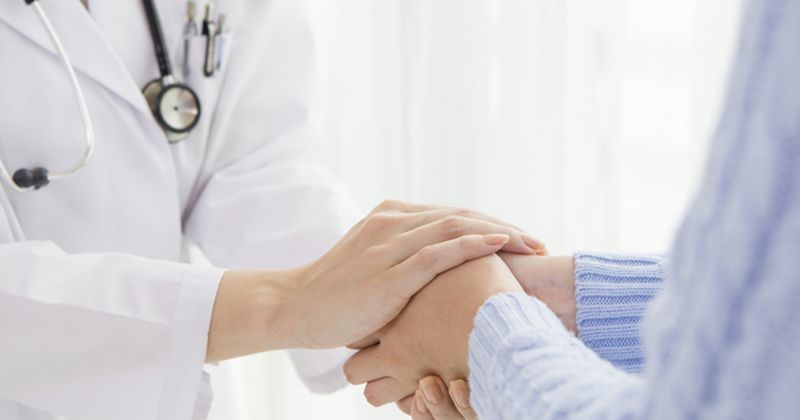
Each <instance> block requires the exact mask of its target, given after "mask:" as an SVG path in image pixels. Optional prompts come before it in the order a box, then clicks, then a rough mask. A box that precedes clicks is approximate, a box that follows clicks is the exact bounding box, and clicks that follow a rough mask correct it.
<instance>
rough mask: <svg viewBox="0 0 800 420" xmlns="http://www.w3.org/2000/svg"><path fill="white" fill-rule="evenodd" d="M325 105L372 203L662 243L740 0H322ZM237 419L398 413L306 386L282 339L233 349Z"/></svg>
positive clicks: (325, 129) (323, 119)
mask: <svg viewBox="0 0 800 420" xmlns="http://www.w3.org/2000/svg"><path fill="white" fill-rule="evenodd" d="M309 12H310V17H311V22H312V25H313V29H314V31H315V35H316V38H317V43H318V49H319V51H318V53H319V60H320V70H321V71H320V77H319V82H320V86H319V87H320V90H319V96H318V100H317V105H318V106H317V114H316V117H317V120H318V123H319V127H320V130H321V133H322V135H323V136H324V137H325V139H326V146H325V147H326V149H325V156H326V159H327V162H328V163H329V165H330V167H331V169H332V170H333V171H334V172H335V173H336V174H337V175H338V176H339V177H340V178H341V179H342V180H343V181H344V183H345V184H346V185H347V186H349V187H350V189H351V190H352V192H353V194H354V195H355V197H356V199H357V200H358V202H359V203H360V204H361V205H362V206H363V208H364V209H367V208H369V207H371V206H372V205H374V204H376V203H377V202H378V201H380V200H381V199H382V198H386V197H393V198H401V199H408V200H415V201H422V202H435V203H446V204H452V205H461V206H468V207H472V208H476V209H479V210H482V211H485V212H487V213H491V214H494V215H498V216H501V217H503V218H505V219H507V220H510V221H513V222H515V223H516V224H518V225H521V226H523V227H525V228H527V229H528V230H529V231H530V232H532V233H534V234H536V235H539V236H540V237H542V238H543V239H544V240H545V241H546V242H547V243H548V244H549V245H550V248H551V249H552V250H554V251H556V252H570V251H572V250H574V249H576V248H582V249H603V250H621V251H663V250H665V249H666V248H667V245H668V243H669V239H670V237H671V235H672V232H673V231H674V229H675V227H676V224H677V223H678V221H679V220H680V217H681V214H682V212H683V208H684V207H685V206H686V204H687V200H688V199H689V198H690V196H691V193H692V191H693V189H694V184H695V183H696V182H697V179H698V173H699V168H700V167H701V165H702V162H703V156H704V150H705V146H706V143H707V140H708V138H709V135H710V133H711V130H712V129H713V122H714V118H715V116H716V112H717V109H718V106H719V102H720V99H721V97H722V95H721V92H722V90H723V87H724V79H725V67H726V64H727V62H728V58H729V53H730V50H731V46H732V45H733V42H734V39H735V37H734V33H735V29H736V23H737V13H738V2H737V1H731V0H704V1H696V0H630V1H626V0H592V1H589V0H582V1H579V0H437V1H430V0H381V1H372V0H310V5H309ZM230 366H232V368H233V371H234V376H235V380H234V388H232V390H231V394H232V395H233V396H234V399H235V400H236V402H235V405H236V406H237V407H238V410H239V413H240V418H242V419H376V418H381V419H392V418H401V417H400V416H399V415H397V414H396V413H395V411H394V409H393V408H385V409H382V410H378V411H376V410H375V409H373V408H371V407H369V406H368V405H366V403H364V402H363V401H362V399H361V397H360V395H359V390H358V389H350V390H347V391H344V392H341V393H339V394H336V395H335V396H333V397H319V396H311V395H309V394H308V393H307V392H306V391H305V390H304V389H303V388H302V387H301V386H300V385H299V383H298V381H297V380H296V379H295V378H294V377H293V373H292V370H291V367H290V366H289V365H288V362H287V360H286V358H285V356H284V355H283V354H272V355H267V356H257V357H252V358H249V359H245V360H243V361H237V362H234V363H232V364H230Z"/></svg>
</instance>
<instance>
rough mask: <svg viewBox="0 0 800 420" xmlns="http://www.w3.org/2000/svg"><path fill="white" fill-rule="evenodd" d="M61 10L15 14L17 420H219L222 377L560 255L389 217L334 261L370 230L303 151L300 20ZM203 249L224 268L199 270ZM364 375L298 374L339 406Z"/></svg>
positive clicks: (402, 214) (13, 337)
mask: <svg viewBox="0 0 800 420" xmlns="http://www.w3.org/2000/svg"><path fill="white" fill-rule="evenodd" d="M42 1H43V3H42V4H39V2H38V1H34V0H28V1H25V0H5V1H4V4H3V7H2V8H0V54H2V57H3V58H2V59H0V62H2V65H0V161H2V164H3V166H4V168H6V169H7V171H8V175H9V176H8V177H4V178H11V176H12V175H15V176H14V181H10V180H8V179H4V182H3V187H2V190H0V418H2V419H3V420H17V419H51V418H54V416H64V417H67V418H70V419H75V420H85V419H116V420H125V419H131V420H133V419H136V420H142V419H163V420H182V419H191V418H197V419H202V418H204V417H205V414H206V411H205V410H206V408H207V407H208V403H209V402H208V399H209V398H210V397H208V392H207V385H208V384H207V380H208V378H207V375H205V374H204V373H203V363H204V362H210V361H218V360H223V359H227V358H231V357H236V356H240V355H244V354H251V353H255V352H261V351H267V350H274V349H289V348H307V349H325V348H328V349H330V348H336V347H340V346H343V345H345V344H348V343H351V342H354V341H357V340H359V339H361V338H363V337H365V336H367V335H369V334H370V333H372V332H374V331H375V330H377V329H379V328H380V327H382V326H383V325H385V324H386V323H388V322H389V321H391V320H392V319H393V318H394V316H395V315H397V314H398V313H399V312H400V311H401V310H402V308H403V307H404V306H405V304H406V303H407V301H408V299H409V298H410V297H411V296H412V295H413V294H414V293H415V292H416V291H417V290H419V289H420V288H422V287H424V285H425V284H426V283H427V282H428V281H430V280H431V279H432V278H433V277H435V276H436V274H438V273H440V272H443V271H446V270H447V269H449V268H451V267H454V266H457V265H459V264H460V263H462V262H463V261H466V260H469V259H473V258H476V257H479V256H482V255H487V254H491V253H493V252H495V251H497V250H498V249H500V248H504V249H505V250H509V251H515V252H521V253H534V252H536V251H537V250H541V249H542V245H541V244H540V243H538V242H537V241H535V240H534V239H533V238H531V237H529V236H528V235H526V234H523V233H521V232H519V231H518V230H516V229H515V228H513V227H510V226H508V225H505V224H504V223H502V222H499V221H496V220H494V219H491V218H489V217H486V216H482V215H480V214H475V213H471V212H466V211H463V210H458V209H449V208H440V207H428V206H419V205H410V204H404V203H397V202H387V203H384V204H383V205H381V206H379V207H378V208H376V209H375V210H373V212H372V213H370V214H369V215H368V216H367V217H365V218H363V219H362V220H361V222H359V223H358V224H356V225H355V227H353V228H352V229H350V231H349V232H348V233H347V235H345V236H344V238H343V239H341V240H340V241H339V242H338V244H336V246H334V247H333V248H332V249H331V250H330V251H329V252H327V253H325V250H326V249H328V248H329V247H331V246H332V245H333V244H334V243H336V241H337V240H339V238H341V237H342V236H343V235H344V234H345V232H347V229H348V227H350V226H351V225H353V223H354V222H355V221H356V220H357V218H356V217H355V215H356V214H357V213H356V212H355V211H354V209H353V206H352V204H351V203H350V200H349V198H348V196H347V194H346V193H345V192H344V191H343V190H342V188H341V187H340V186H339V185H338V184H337V183H336V182H334V180H333V179H332V178H331V177H330V176H329V175H328V174H327V173H326V172H325V171H324V170H323V169H322V168H321V166H320V165H319V164H318V163H317V161H316V159H315V157H314V153H313V144H312V142H311V141H310V137H309V136H308V133H307V131H306V130H307V122H308V105H309V93H310V87H311V83H310V82H311V79H312V75H313V66H312V50H311V44H310V42H311V40H310V38H309V34H308V32H307V30H306V27H305V26H304V23H303V20H302V16H301V14H300V13H299V10H298V9H297V6H296V4H297V3H298V2H296V1H293V0H271V1H257V0H250V1H246V0H236V1H225V2H223V1H219V2H218V4H216V6H217V8H216V9H217V12H218V13H225V15H226V18H225V22H224V23H223V22H222V20H221V19H219V15H217V14H216V13H217V12H215V11H212V10H210V13H209V19H205V17H206V16H204V13H203V12H204V10H201V9H199V8H198V9H196V10H193V12H194V13H192V15H194V22H196V24H197V29H198V30H197V34H194V32H192V31H189V32H186V28H187V27H189V28H190V27H191V25H190V23H191V22H190V21H189V16H187V9H186V4H185V3H184V2H183V1H172V0H170V1H167V0H158V1H157V2H156V4H155V6H156V9H157V13H158V14H160V16H154V15H153V14H152V13H146V11H147V1H134V0H131V1H121V2H119V1H118V2H108V1H106V2H96V3H90V4H88V9H87V7H86V6H87V5H86V4H83V5H82V4H81V3H82V2H81V1H78V0H54V1H45V0H42ZM27 3H33V4H27ZM199 6H202V5H199ZM39 7H41V8H42V9H43V10H44V11H46V15H47V16H50V18H51V19H50V20H51V21H52V25H53V30H54V31H55V33H57V34H58V37H59V38H60V42H62V43H63V47H64V50H65V51H67V52H68V53H69V54H68V55H69V56H70V58H71V59H72V65H73V67H74V69H75V75H76V78H75V81H76V82H78V83H79V85H80V90H77V89H74V87H75V83H73V81H72V80H71V77H68V74H69V72H67V71H65V68H66V67H64V66H62V62H61V60H62V54H59V53H58V49H57V48H56V47H55V46H54V45H55V44H54V42H53V39H51V36H50V35H49V31H48V29H47V27H46V25H44V24H43V20H42V18H41V16H37V12H36V11H35V9H37V8H39ZM154 17H156V18H157V19H153V18H154ZM202 20H205V21H206V22H205V24H203V22H202ZM211 23H213V24H214V26H211V25H210V24H211ZM204 33H207V35H203V34H204ZM223 33H224V34H226V38H225V39H226V41H227V42H225V43H223V42H218V43H213V44H210V43H209V36H208V34H212V35H213V34H223ZM185 34H187V35H186V36H185ZM159 38H161V39H159ZM213 41H216V39H214V40H213ZM210 47H213V48H210ZM223 48H227V51H226V52H225V53H224V55H223V53H219V54H218V53H216V52H212V56H211V58H213V59H214V61H212V62H211V66H210V67H209V61H208V58H209V56H208V55H207V54H208V52H209V50H210V49H212V50H217V51H222V49H223ZM159 50H161V52H162V54H161V56H159V57H157V55H156V53H155V52H156V51H159ZM165 57H166V58H167V60H165V59H164V58H165ZM172 65H174V67H172V68H170V67H171V66H172ZM209 70H211V71H209ZM165 72H166V74H165ZM209 73H211V74H209ZM154 80H155V82H156V85H152V84H151V83H150V82H152V81H154ZM145 87H147V88H146V89H145ZM184 88H188V89H186V90H185V89H184ZM142 89H144V93H143V92H142ZM170 95H173V96H172V99H173V102H172V103H170V102H168V101H167V102H166V104H167V105H166V106H164V104H163V103H161V101H166V100H167V99H169V98H170ZM146 96H147V98H146ZM81 97H83V99H85V109H84V106H83V104H82V102H84V101H82V100H81ZM76 104H77V105H76ZM173 105H174V106H173ZM159 107H161V108H159ZM84 111H86V112H84ZM173 111H174V112H173ZM159 112H160V113H161V114H159ZM87 115H88V116H89V117H90V118H87ZM89 119H90V121H88V120H89ZM87 122H88V124H87ZM93 139H96V141H94V140H93ZM41 168H47V171H46V172H45V171H44V170H43V169H41ZM19 169H22V171H20V170H19ZM73 169H74V171H73ZM64 172H67V173H69V175H68V176H64V177H59V176H57V175H58V174H59V173H64ZM72 172H74V173H72ZM26 186H27V187H39V188H38V189H35V190H33V189H32V188H26ZM19 190H23V191H24V192H20V191H19ZM186 240H189V241H191V242H193V243H195V244H197V245H198V246H199V247H200V248H201V249H202V250H203V251H204V253H205V254H206V255H207V256H208V257H209V258H210V260H211V261H212V262H213V263H214V264H215V265H216V266H219V267H226V268H227V270H222V269H209V268H199V267H194V266H190V265H187V264H185V263H182V261H186V260H187V258H186V252H185V249H186V247H185V242H186ZM323 254H324V255H323ZM321 255H322V256H321ZM315 259H316V260H315ZM297 267H299V268H297ZM266 268H269V269H270V270H266ZM244 269H249V270H247V271H245V270H244ZM346 356H347V355H346V354H345V353H343V352H341V351H334V352H330V351H329V352H328V353H323V354H317V353H314V354H313V356H312V357H309V356H308V355H307V354H306V355H303V354H299V355H298V356H297V357H296V360H299V361H300V362H301V363H299V366H298V369H299V371H300V374H301V376H302V377H303V379H304V380H305V381H306V383H308V384H309V385H310V386H311V387H312V388H313V389H316V390H320V391H325V390H331V389H333V388H336V387H337V386H339V385H341V384H343V383H344V379H343V376H342V374H341V368H340V363H341V362H342V361H343V360H344V358H345V357H346ZM309 360H311V361H314V362H315V363H313V364H309V363H306V362H307V361H309Z"/></svg>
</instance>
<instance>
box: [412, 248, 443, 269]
mask: <svg viewBox="0 0 800 420" xmlns="http://www.w3.org/2000/svg"><path fill="white" fill-rule="evenodd" d="M438 259H439V254H438V253H437V252H436V248H434V247H432V246H426V247H425V248H422V249H420V250H419V252H418V253H417V264H418V265H419V266H420V267H422V268H429V267H432V266H433V265H434V264H436V261H437V260H438Z"/></svg>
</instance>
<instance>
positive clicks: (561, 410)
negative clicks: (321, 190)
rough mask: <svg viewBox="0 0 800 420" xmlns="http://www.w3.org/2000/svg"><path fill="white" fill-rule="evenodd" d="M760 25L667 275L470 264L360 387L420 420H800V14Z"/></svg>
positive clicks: (361, 356)
mask: <svg viewBox="0 0 800 420" xmlns="http://www.w3.org/2000/svg"><path fill="white" fill-rule="evenodd" d="M742 16H743V18H744V21H743V23H742V28H743V32H742V37H741V41H740V47H739V52H738V54H737V59H736V61H735V63H734V65H733V69H734V71H733V73H732V75H731V78H730V84H729V93H728V97H727V101H726V103H725V107H724V112H723V115H722V119H721V122H720V124H719V127H718V129H717V132H716V135H715V138H714V141H713V143H712V146H711V148H710V149H709V153H708V154H709V162H708V168H707V170H706V172H705V177H704V180H703V182H702V183H701V185H700V189H699V191H698V194H697V196H696V199H695V201H694V203H693V204H692V206H691V207H690V209H689V210H688V212H687V214H686V217H685V220H684V222H683V224H682V225H681V228H680V230H679V231H678V234H677V236H676V239H675V242H674V245H673V247H672V250H671V252H670V254H669V255H670V257H669V261H668V263H667V264H662V262H661V260H660V259H659V258H655V257H618V256H610V255H591V254H589V255H587V254H578V255H576V256H575V257H574V258H571V257H566V258H562V259H558V258H559V257H530V258H529V259H523V260H521V262H520V261H516V260H515V261H511V260H509V264H510V269H509V268H506V266H505V265H504V264H503V262H502V261H501V260H500V259H499V258H497V257H491V258H485V259H482V260H479V261H474V262H470V263H468V264H465V265H463V266H462V267H459V268H457V269H455V270H452V271H450V272H448V273H445V274H443V275H441V276H440V277H439V278H438V279H436V280H435V281H434V282H432V283H431V284H430V285H429V286H427V287H426V288H425V289H423V290H422V291H420V292H419V293H418V294H417V296H415V297H414V299H413V300H412V301H411V302H410V303H409V305H408V307H407V308H406V309H405V311H404V312H402V313H401V314H400V316H399V317H398V318H397V319H396V320H395V321H394V322H392V323H391V324H389V325H388V326H387V327H386V328H384V329H383V330H381V331H380V332H379V333H378V334H377V336H376V337H373V340H372V342H363V343H357V344H358V346H359V347H361V346H364V347H365V348H364V350H362V351H361V352H359V353H358V354H356V355H355V356H354V357H353V358H352V359H351V360H350V361H349V362H348V363H347V365H346V367H345V370H346V374H347V375H348V378H349V379H350V381H351V382H354V383H364V382H369V385H368V386H367V388H366V390H365V393H366V395H367V397H368V398H369V400H370V401H371V402H372V403H373V404H382V403H386V402H389V401H400V404H401V406H402V407H404V408H405V409H406V410H409V412H410V413H411V415H412V417H414V418H415V419H418V420H419V419H431V418H433V419H438V420H440V419H457V418H459V417H461V418H474V417H475V416H476V413H477V414H479V415H480V416H481V417H482V418H485V419H507V420H519V419H527V418H533V419H537V420H546V419H563V418H588V419H599V418H602V419H701V418H708V419H731V418H737V419H797V418H800V398H797V393H798V389H800V375H799V374H798V372H800V351H798V349H800V310H798V307H799V306H800V281H799V280H798V278H800V258H798V244H800V81H799V80H798V76H797V75H799V74H800V55H798V51H800V1H786V0H750V1H748V2H746V6H745V10H744V12H743V13H742ZM673 169H674V170H678V168H673ZM536 258H541V259H536ZM552 258H555V259H552ZM572 261H574V273H573V271H572V269H573V265H572ZM540 262H541V263H545V264H541V265H538V266H537V264H538V263H540ZM551 262H552V267H551V270H550V272H551V273H556V274H555V275H554V276H553V278H552V279H553V281H546V278H547V274H546V272H547V270H544V271H542V270H543V268H542V267H544V266H547V265H549V263H551ZM517 263H520V264H521V265H523V266H525V265H527V264H530V266H531V267H534V268H533V269H532V270H531V272H532V273H533V274H532V275H531V274H530V273H527V274H526V271H525V270H524V269H521V268H515V267H516V264H517ZM523 263H524V264H523ZM662 265H664V266H666V268H665V269H664V270H662ZM536 267H538V268H536ZM539 271H541V273H543V274H541V275H540V274H539V273H538V272H539ZM512 272H513V274H518V277H519V280H520V282H521V285H520V284H518V283H517V282H516V279H515V277H514V275H513V274H512ZM559 273H560V274H559ZM662 278H666V279H667V280H666V282H663V280H662ZM531 282H532V283H531ZM662 282H663V283H664V285H665V286H666V287H665V288H664V292H663V293H660V295H659V298H658V299H657V300H654V301H653V302H652V304H651V302H650V300H651V298H652V297H653V296H654V295H656V294H657V293H658V291H659V290H660V288H661V284H662ZM526 284H528V287H526V286H525V285H526ZM530 284H535V285H537V287H530ZM573 284H574V290H575V292H574V294H572V295H570V294H569V293H566V294H565V293H562V292H563V291H565V290H571V285H573ZM525 289H527V291H528V292H531V293H533V294H534V295H535V297H531V296H528V295H526V294H525V293H523V291H524V290H525ZM556 290H560V291H561V292H554V293H551V294H547V293H543V291H556ZM569 300H572V302H574V311H575V312H574V314H572V313H571V308H572V305H570V304H569V303H565V302H567V301H569ZM559 302H560V303H559ZM548 306H549V307H548ZM645 308H647V309H648V316H647V319H646V321H645V322H641V319H642V314H643V312H644V309H645ZM553 311H555V313H554V312H553ZM556 314H559V315H560V317H559V316H556ZM573 319H574V321H573ZM565 324H566V325H568V326H571V327H574V328H575V329H576V330H577V333H578V336H577V337H576V336H575V335H573V334H572V333H571V332H570V331H569V330H568V329H567V328H566V327H565ZM642 342H645V343H646V344H647V350H648V351H647V357H646V358H645V357H644V356H643V354H644V353H643V352H642V345H641V343H642ZM368 344H373V345H371V346H368V347H366V346H367V345H368ZM640 371H643V372H644V374H643V375H639V374H637V372H640ZM430 375H433V376H437V377H439V378H442V379H443V381H440V380H439V379H438V378H436V377H432V378H425V377H426V376H430ZM423 378H425V379H423ZM460 378H468V379H469V386H470V388H471V395H470V396H469V397H468V396H467V388H466V384H465V383H464V382H461V381H459V379H460ZM421 379H422V381H421V382H418V381H419V380H421ZM452 380H456V381H455V382H451V381H452ZM446 384H447V385H449V390H448V389H447V387H446V386H445V385H446ZM418 387H419V389H420V391H417V388H418ZM448 391H449V395H448ZM453 402H455V404H454V403H453ZM470 403H471V404H470ZM470 405H471V406H472V407H474V410H475V411H471V409H470V408H469V407H470Z"/></svg>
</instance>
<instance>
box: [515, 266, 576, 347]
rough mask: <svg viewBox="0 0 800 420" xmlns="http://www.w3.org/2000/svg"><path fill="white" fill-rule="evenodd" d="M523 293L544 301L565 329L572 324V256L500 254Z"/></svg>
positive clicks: (573, 285)
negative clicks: (523, 290)
mask: <svg viewBox="0 0 800 420" xmlns="http://www.w3.org/2000/svg"><path fill="white" fill-rule="evenodd" d="M500 257H502V258H503V261H505V263H506V264H508V267H509V268H510V269H511V272H512V273H514V276H515V277H516V278H517V280H519V282H520V284H521V285H522V288H523V289H525V293H527V294H528V295H530V296H534V297H536V298H537V299H539V300H541V301H542V302H544V303H545V304H546V305H547V306H548V307H549V308H550V309H551V310H552V311H553V312H554V313H555V314H556V315H557V316H558V318H559V319H560V320H561V322H562V323H563V324H564V326H565V327H567V329H569V330H570V331H572V332H577V329H576V325H575V310H576V305H575V262H574V260H573V258H572V256H569V255H568V256H536V255H514V254H510V253H501V254H500Z"/></svg>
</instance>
